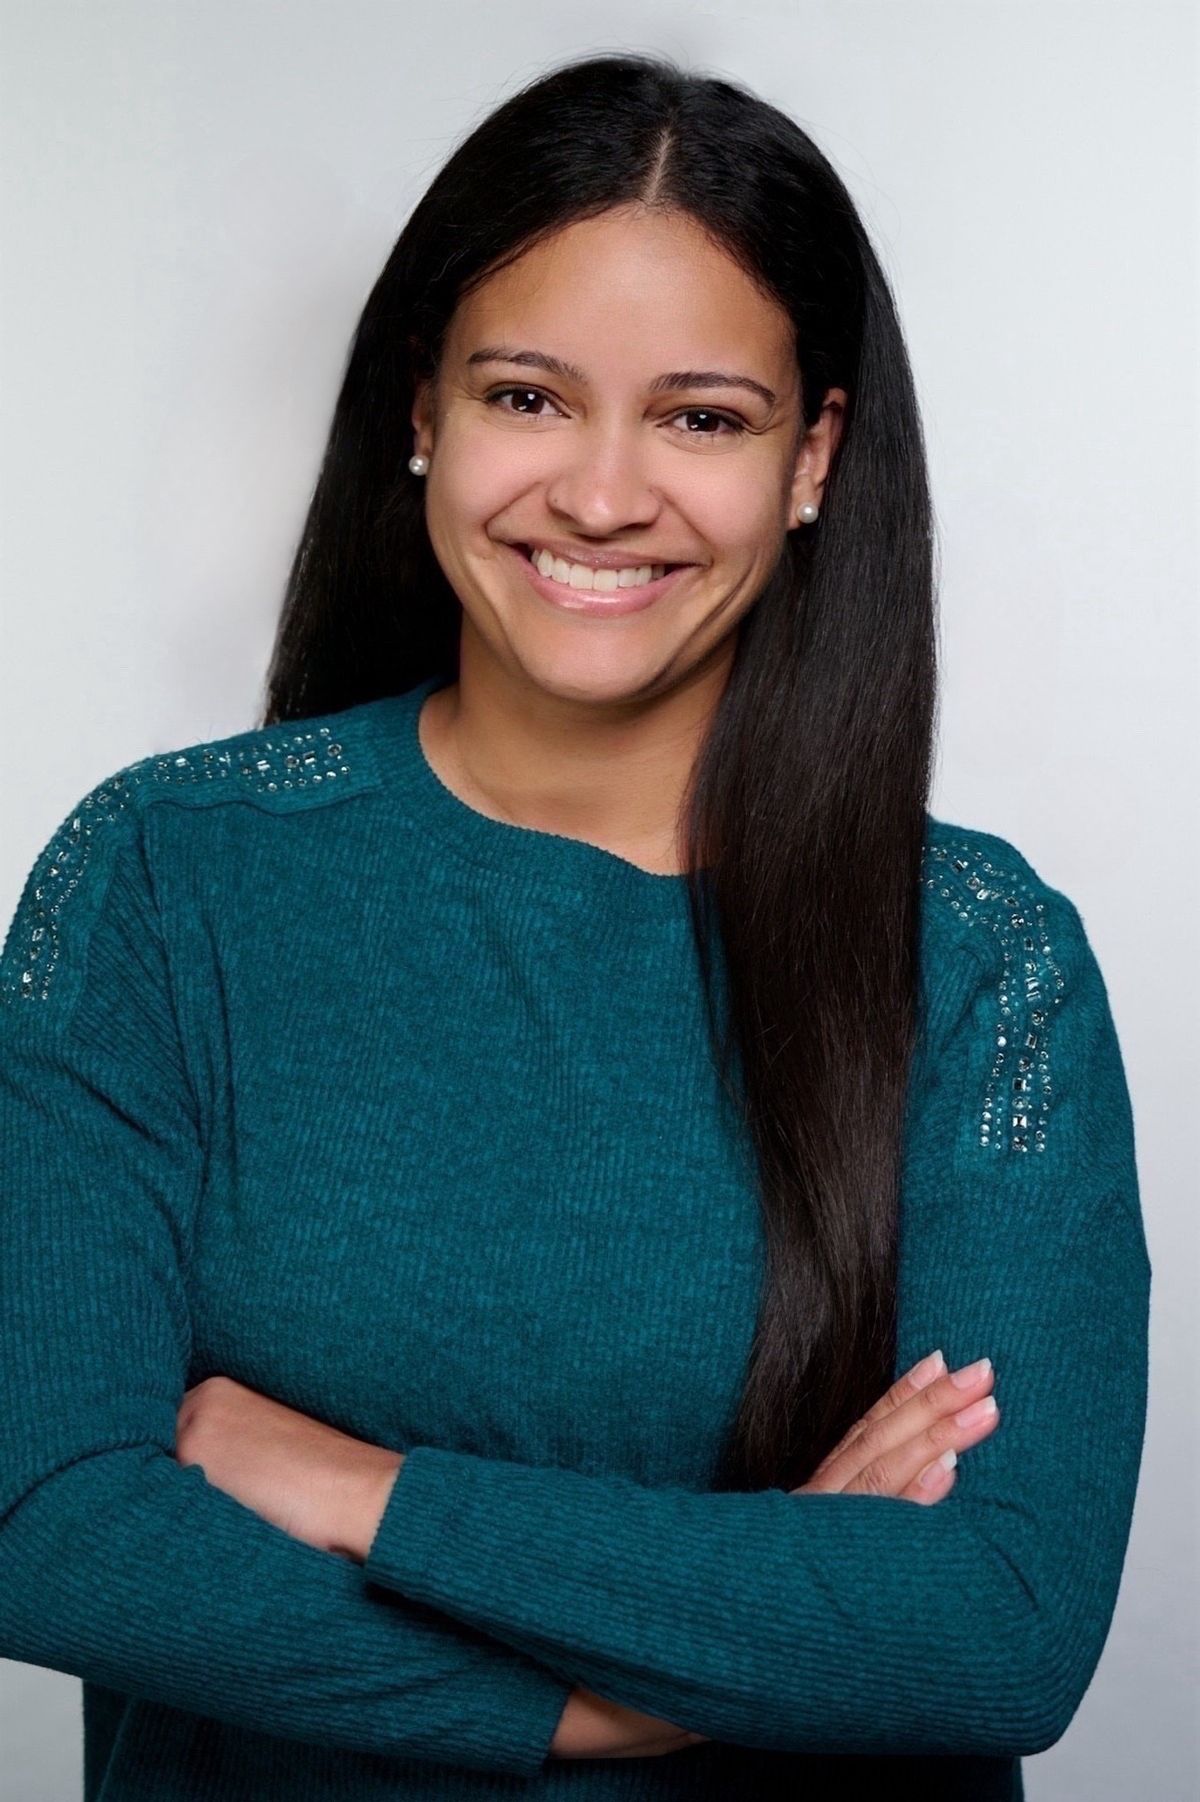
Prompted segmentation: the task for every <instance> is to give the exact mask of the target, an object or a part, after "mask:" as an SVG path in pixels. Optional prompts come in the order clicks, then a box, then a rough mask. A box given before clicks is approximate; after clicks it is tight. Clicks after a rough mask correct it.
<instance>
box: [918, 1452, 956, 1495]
mask: <svg viewBox="0 0 1200 1802" xmlns="http://www.w3.org/2000/svg"><path fill="white" fill-rule="evenodd" d="M957 1463H958V1453H957V1452H954V1451H946V1452H943V1453H942V1455H941V1457H940V1458H935V1459H934V1461H933V1463H932V1464H927V1465H926V1466H925V1468H924V1470H923V1471H922V1472H921V1475H920V1477H919V1478H918V1482H919V1483H920V1485H921V1487H922V1489H933V1488H935V1487H936V1486H937V1484H939V1483H940V1482H941V1480H942V1478H943V1477H944V1476H945V1474H946V1472H947V1471H948V1470H953V1469H954V1466H955V1465H956V1464H957Z"/></svg>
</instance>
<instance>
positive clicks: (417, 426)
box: [412, 376, 433, 457]
mask: <svg viewBox="0 0 1200 1802" xmlns="http://www.w3.org/2000/svg"><path fill="white" fill-rule="evenodd" d="M412 428H413V451H414V452H417V451H419V452H420V453H421V455H422V456H425V457H427V456H429V454H430V452H431V451H432V449H433V389H432V385H431V383H430V381H429V379H428V377H426V376H421V377H419V378H418V380H417V383H416V386H415V388H414V390H413V405H412Z"/></svg>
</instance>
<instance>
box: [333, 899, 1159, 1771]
mask: <svg viewBox="0 0 1200 1802" xmlns="http://www.w3.org/2000/svg"><path fill="white" fill-rule="evenodd" d="M946 892H947V891H946V890H945V889H944V890H943V893H946ZM984 892H985V893H986V890H985V891H984ZM999 897H1000V905H999V908H998V909H996V908H993V909H992V910H991V911H990V912H988V911H987V910H986V909H985V908H984V907H983V906H982V905H981V906H980V907H979V909H978V912H977V914H976V915H975V916H974V917H973V918H972V917H971V916H970V908H969V907H964V908H963V910H962V912H963V916H964V919H967V918H970V920H971V923H970V924H969V925H966V926H964V927H963V929H962V930H961V932H960V933H959V935H958V937H957V938H956V939H954V941H953V943H952V945H951V948H950V950H949V952H948V953H947V955H946V957H945V959H944V965H943V967H942V969H941V971H940V972H939V975H938V977H937V979H935V980H934V981H933V982H932V984H931V995H932V1000H931V1004H930V1008H929V1016H928V1044H927V1045H926V1047H925V1052H926V1059H927V1068H926V1071H925V1074H924V1076H923V1077H922V1079H921V1080H920V1082H919V1084H917V1085H915V1086H914V1089H913V1091H912V1099H911V1102H910V1119H909V1125H908V1130H907V1133H906V1143H905V1158H904V1180H903V1185H902V1211H901V1242H902V1259H901V1263H902V1268H901V1281H900V1297H899V1318H900V1332H899V1345H898V1356H897V1361H896V1372H897V1374H898V1373H899V1372H900V1371H902V1370H904V1369H906V1368H908V1367H909V1366H910V1365H911V1364H912V1363H914V1362H915V1361H916V1359H917V1358H918V1357H920V1356H921V1355H923V1354H924V1353H925V1352H927V1351H929V1350H931V1349H932V1348H933V1347H934V1346H938V1345H940V1346H942V1347H943V1348H944V1350H945V1354H946V1358H947V1361H948V1363H949V1364H950V1365H951V1367H955V1366H957V1365H959V1364H963V1363H966V1362H969V1361H970V1360H972V1359H974V1358H976V1357H978V1356H981V1355H983V1354H987V1355H989V1356H990V1357H991V1358H992V1360H993V1364H994V1366H995V1371H996V1379H995V1395H996V1399H997V1402H998V1404H999V1406H1000V1409H1001V1419H1000V1422H999V1425H998V1426H997V1428H996V1429H995V1430H994V1431H993V1433H992V1434H991V1436H990V1437H989V1438H988V1439H986V1440H984V1441H983V1442H981V1443H980V1444H978V1445H976V1446H975V1447H974V1448H972V1449H970V1450H968V1451H966V1452H965V1453H964V1454H963V1455H962V1457H961V1458H960V1462H959V1467H958V1476H957V1481H956V1484H955V1487H954V1489H953V1490H952V1491H951V1492H950V1494H949V1495H948V1496H947V1497H946V1498H945V1499H943V1500H942V1501H941V1502H939V1503H936V1504H934V1505H932V1506H919V1505H917V1504H914V1503H911V1502H908V1501H906V1500H901V1499H899V1498H891V1497H878V1496H869V1495H863V1494H832V1495H830V1494H814V1495H797V1496H793V1495H790V1494H788V1493H787V1492H786V1491H784V1490H782V1489H768V1490H765V1491H761V1492H756V1493H723V1492H698V1491H696V1490H694V1489H685V1488H682V1487H647V1486H644V1485H641V1484H639V1483H637V1482H634V1481H632V1480H630V1479H628V1478H627V1477H625V1476H619V1475H614V1476H606V1475H592V1474H583V1473H579V1472H576V1471H574V1470H570V1469H563V1468H547V1467H545V1466H541V1465H538V1466H535V1465H532V1464H523V1463H516V1462H510V1461H506V1460H497V1459H490V1458H485V1457H480V1456H477V1455H474V1454H472V1453H468V1452H465V1451H459V1450H457V1449H455V1448H454V1447H453V1446H444V1445H429V1444H419V1445H416V1446H413V1447H412V1448H411V1449H410V1450H409V1452H408V1455H407V1457H406V1460H405V1463H404V1465H403V1467H402V1469H401V1471H400V1473H399V1475H398V1477H397V1480H396V1482H395V1484H394V1486H393V1489H392V1491H391V1494H390V1497H389V1500H388V1504H387V1507H386V1509H385V1511H384V1513H383V1516H382V1518H381V1521H380V1524H379V1527H378V1530H377V1533H376V1536H375V1539H374V1542H373V1544H372V1546H371V1548H370V1552H369V1556H368V1558H367V1560H366V1562H365V1565H364V1567H363V1573H364V1576H365V1579H366V1580H367V1582H368V1584H371V1585H382V1586H387V1587H389V1588H390V1589H392V1590H393V1591H397V1592H400V1593H403V1594H404V1595H407V1596H409V1597H412V1598H415V1599H419V1600H422V1601H425V1602H427V1603H430V1604H432V1605H434V1606H436V1607H438V1608H440V1609H443V1610H444V1611H446V1612H447V1613H448V1614H451V1615H453V1616H454V1617H456V1618H457V1619H459V1620H462V1621H464V1622H469V1623H471V1624H473V1625H475V1626H478V1627H480V1628H482V1629H484V1630H486V1631H487V1632H489V1633H492V1634H494V1635H495V1636H496V1637H497V1638H499V1639H503V1640H504V1641H506V1642H507V1643H508V1644H509V1645H511V1646H512V1647H514V1648H516V1649H520V1650H523V1651H525V1652H527V1653H528V1654H529V1655H530V1656H531V1657H535V1658H538V1659H541V1660H544V1661H545V1663H546V1664H547V1665H549V1666H550V1667H552V1668H553V1669H555V1670H557V1671H558V1672H559V1673H561V1674H563V1675H565V1676H566V1677H568V1678H570V1679H571V1680H573V1681H576V1682H579V1683H582V1684H585V1685H587V1686H588V1687H590V1688H592V1689H594V1690H595V1691H597V1692H598V1693H600V1694H601V1695H604V1696H607V1697H609V1698H612V1699H614V1700H617V1701H619V1702H621V1703H624V1704H627V1705H630V1706H633V1707H636V1708H640V1709H644V1710H646V1711H647V1712H649V1713H653V1714H655V1715H658V1716H661V1717H662V1718H665V1719H668V1720H671V1721H673V1722H675V1723H677V1724H678V1725H680V1726H682V1727H686V1728H688V1729H691V1730H693V1731H699V1732H701V1733H704V1734H706V1735H708V1736H709V1737H711V1738H713V1739H716V1740H723V1741H728V1742H732V1743H734V1744H737V1745H742V1746H748V1747H750V1746H752V1747H759V1748H766V1749H775V1750H781V1751H792V1752H805V1753H808V1752H811V1753H865V1754H872V1753H879V1754H884V1753H934V1754H939V1753H940V1754H976V1755H1009V1756H1012V1755H1021V1754H1028V1753H1035V1752H1038V1751H1041V1750H1044V1749H1045V1748H1046V1747H1047V1746H1049V1745H1051V1744H1052V1743H1053V1742H1054V1741H1055V1740H1057V1739H1058V1738H1059V1737H1060V1736H1061V1735H1062V1733H1063V1732H1064V1731H1065V1729H1066V1727H1067V1725H1068V1723H1069V1722H1070V1720H1071V1718H1072V1716H1073V1714H1074V1712H1075V1710H1076V1708H1077V1707H1078V1705H1079V1703H1080V1701H1081V1699H1082V1697H1083V1694H1084V1692H1085V1691H1086V1689H1087V1686H1088V1684H1089V1682H1090V1680H1091V1677H1092V1674H1093V1671H1094V1669H1095V1666H1096V1664H1097V1661H1098V1659H1099V1656H1100V1653H1101V1651H1102V1649H1103V1645H1104V1641H1105V1638H1106V1636H1107V1632H1108V1627H1109V1624H1110V1620H1111V1616H1112V1613H1113V1610H1114V1607H1115V1602H1116V1596H1117V1590H1118V1584H1119V1580H1120V1575H1121V1571H1122V1567H1123V1562H1124V1556H1125V1550H1126V1545H1127V1539H1128V1533H1129V1528H1130V1523H1131V1516H1132V1510H1133V1503H1134V1495H1135V1488H1136V1482H1137V1475H1138V1468H1139V1463H1140V1456H1141V1448H1142V1442H1143V1431H1144V1419H1145V1407H1146V1384H1147V1317H1148V1305H1149V1291H1150V1276H1151V1271H1150V1263H1149V1258H1148V1255H1147V1249H1146V1242H1145V1237H1144V1233H1143V1226H1142V1219H1141V1213H1140V1205H1139V1199H1138V1188H1137V1177H1136V1169H1135V1161H1134V1144H1133V1119H1132V1110H1131V1107H1130V1101H1129V1096H1128V1091H1127V1088H1126V1082H1125V1075H1124V1069H1123V1064H1122V1058H1121V1053H1120V1050H1119V1046H1118V1042H1117V1037H1116V1033H1115V1028H1114V1024H1113V1020H1112V1016H1111V1012H1110V1009H1109V1003H1108V997H1107V993H1106V990H1105V985H1104V982H1103V979H1102V977H1101V974H1100V971H1099V968H1098V966H1097V963H1096V959H1095V956H1094V954H1093V952H1092V949H1091V946H1090V943H1089V941H1088V939H1087V936H1086V934H1085V932H1084V928H1083V924H1082V921H1081V920H1080V917H1079V915H1078V912H1077V911H1076V909H1075V908H1074V906H1073V904H1072V903H1071V902H1070V901H1069V900H1068V899H1067V898H1066V897H1065V896H1064V895H1062V894H1061V893H1059V892H1058V891H1055V890H1052V889H1049V888H1045V887H1041V888H1036V887H1031V888H1030V891H1029V895H1028V897H1027V900H1028V908H1027V911H1026V913H1022V911H1021V907H1022V905H1023V903H1022V898H1021V897H1020V896H1018V897H1017V898H1016V899H1015V900H1014V899H1013V898H1012V897H1008V896H1006V895H1005V892H1004V891H1003V890H1001V891H999ZM969 899H970V897H968V900H969Z"/></svg>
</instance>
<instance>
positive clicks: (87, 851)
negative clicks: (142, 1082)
mask: <svg viewBox="0 0 1200 1802" xmlns="http://www.w3.org/2000/svg"><path fill="white" fill-rule="evenodd" d="M357 713H358V710H357V709H353V708H352V709H347V710H346V712H345V713H342V714H326V715H324V716H323V717H320V718H316V719H307V720H291V721H287V722H285V723H284V724H282V725H279V726H265V727H257V728H253V729H251V730H250V731H248V732H239V733H234V734H232V735H231V736H229V737H226V738H220V739H212V740H208V741H201V742H198V743H196V744H192V745H187V746H184V747H182V748H180V749H177V750H171V751H164V752H158V753H152V754H151V755H149V756H146V757H140V758H138V759H137V760H136V762H133V763H129V764H126V765H125V766H124V767H123V768H121V769H119V770H116V771H114V772H113V774H112V775H110V776H107V777H105V779H104V780H103V781H102V782H99V783H97V784H96V786H95V787H94V788H92V789H90V790H89V791H88V793H87V794H85V795H84V796H83V798H82V799H81V800H80V801H79V802H78V803H77V805H76V806H75V807H73V808H72V809H71V812H70V813H69V814H68V815H67V817H66V819H65V820H64V821H63V822H62V824H61V825H60V826H59V827H58V828H57V830H56V831H55V832H54V833H53V834H52V835H51V837H50V838H49V840H48V841H47V843H46V844H45V845H44V846H43V847H42V850H41V851H40V852H39V853H38V855H37V857H36V859H35V861H34V864H33V867H32V869H31V870H30V872H29V874H28V876H27V878H26V881H25V885H24V888H23V890H22V892H21V895H20V898H19V900H18V902H17V906H16V911H15V912H14V914H13V917H12V920H11V922H10V923H9V927H8V931H7V934H6V935H5V938H4V941H3V946H2V948H0V1006H3V1005H5V1004H11V1003H13V1002H16V1001H21V1000H39V1001H45V1000H47V999H48V998H49V997H50V996H51V994H52V993H54V992H56V984H55V980H54V979H55V973H56V971H57V970H58V968H59V964H60V962H61V955H62V929H63V925H64V922H65V921H67V920H69V919H70V918H71V917H72V916H73V915H74V913H75V910H76V909H77V908H78V907H79V906H80V905H81V903H80V901H79V900H78V897H79V896H80V894H81V893H83V892H86V891H88V890H89V889H90V890H91V891H92V892H93V893H94V894H96V895H98V894H99V892H100V890H101V889H102V888H103V884H104V872H105V870H106V869H107V868H109V867H111V863H112V859H113V857H114V856H115V854H116V848H117V845H118V843H119V842H120V841H121V838H122V834H121V832H120V830H119V829H118V828H119V826H120V824H121V823H122V821H126V820H128V819H129V818H130V817H132V816H133V815H134V814H135V813H136V812H137V811H138V810H140V809H141V808H142V807H143V806H145V805H146V804H147V802H149V801H152V800H154V799H157V798H163V799H170V800H173V801H182V802H189V803H198V804H201V805H204V804H210V803H213V802H221V801H231V800H234V801H237V800H241V801H250V802H252V803H254V804H255V805H257V806H259V807H265V808H267V809H270V810H271V811H275V812H281V811H295V810H296V809H298V808H300V809H302V808H306V807H311V806H316V805H321V804H324V803H325V802H327V801H332V800H336V799H339V798H340V797H341V796H343V795H347V794H351V793H355V792H358V791H361V790H362V789H363V788H373V787H376V786H377V785H378V775H377V771H376V765H375V758H374V754H373V750H372V747H371V744H370V742H369V740H368V737H367V734H366V731H365V730H364V729H363V726H362V724H361V722H360V720H359V719H358V718H357V717H356V715H357Z"/></svg>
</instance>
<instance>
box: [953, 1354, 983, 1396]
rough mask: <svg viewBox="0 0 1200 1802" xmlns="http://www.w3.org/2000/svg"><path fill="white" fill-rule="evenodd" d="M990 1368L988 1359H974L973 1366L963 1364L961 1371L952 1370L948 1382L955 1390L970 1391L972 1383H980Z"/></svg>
mask: <svg viewBox="0 0 1200 1802" xmlns="http://www.w3.org/2000/svg"><path fill="white" fill-rule="evenodd" d="M991 1368H992V1360H991V1359H990V1358H976V1360H975V1362H974V1364H964V1365H963V1367H962V1369H961V1370H952V1371H951V1372H950V1381H951V1382H952V1383H953V1384H954V1386H955V1388H956V1389H970V1387H971V1385H972V1384H973V1383H981V1382H982V1381H983V1379H984V1377H985V1376H986V1375H987V1373H988V1371H989V1370H990V1369H991Z"/></svg>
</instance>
